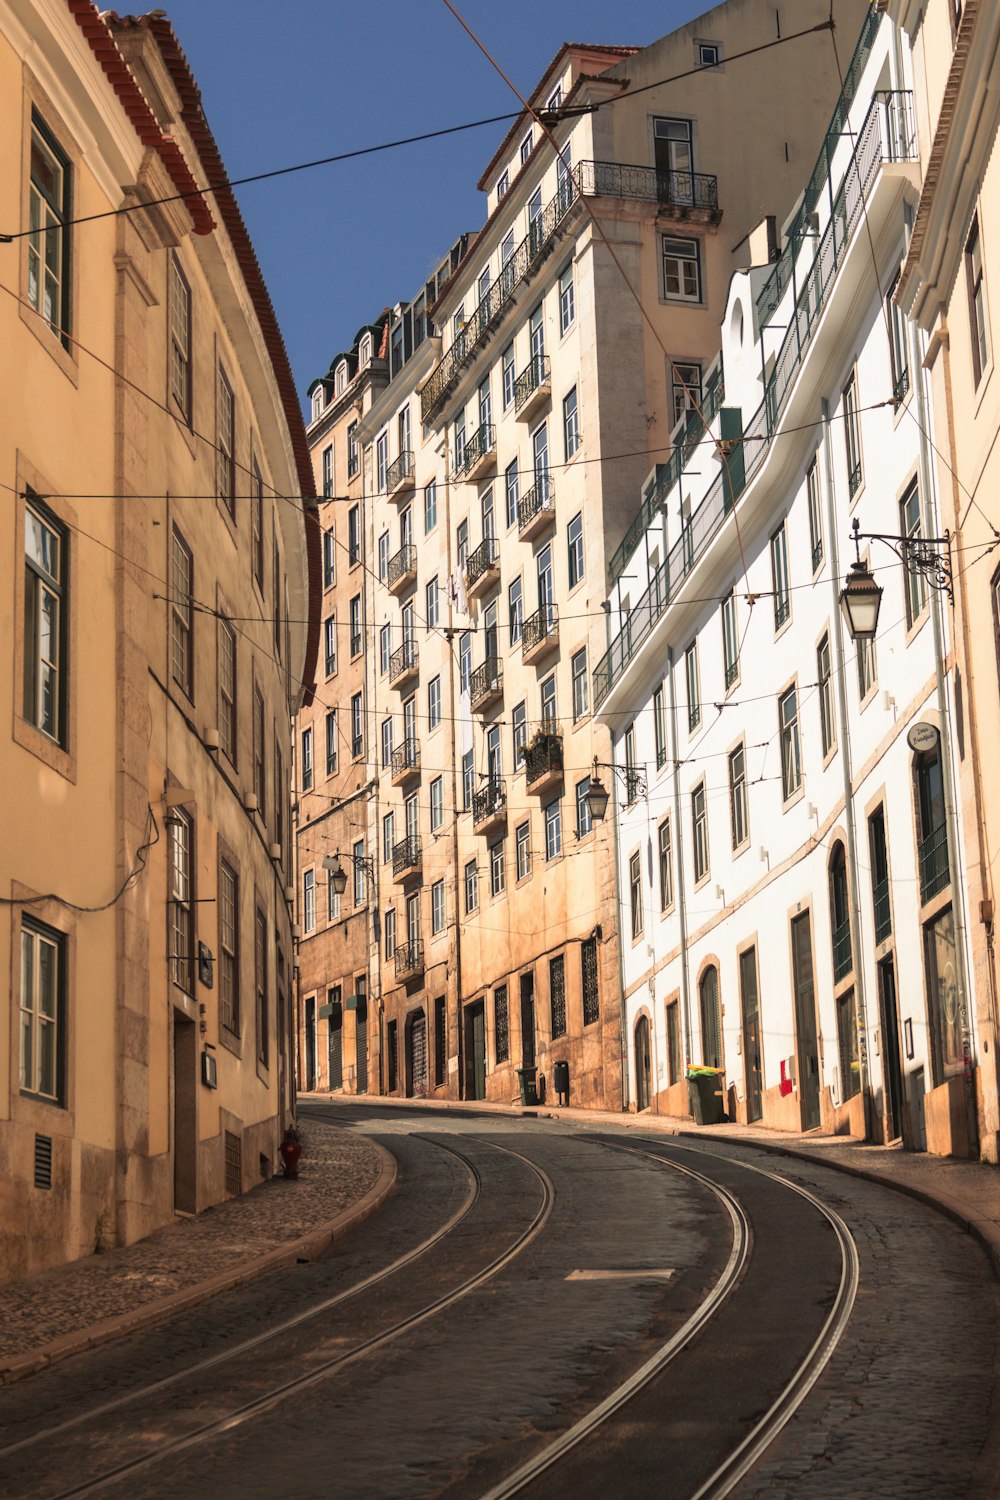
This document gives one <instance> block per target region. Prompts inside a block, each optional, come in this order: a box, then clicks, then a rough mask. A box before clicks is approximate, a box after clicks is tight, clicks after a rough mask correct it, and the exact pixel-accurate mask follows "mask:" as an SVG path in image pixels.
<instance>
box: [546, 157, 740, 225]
mask: <svg viewBox="0 0 1000 1500" xmlns="http://www.w3.org/2000/svg"><path fill="white" fill-rule="evenodd" d="M573 181H574V182H575V183H576V185H577V187H578V188H579V190H580V192H581V193H583V194H584V195H585V196H586V197H588V198H589V197H597V198H636V199H640V200H641V201H642V202H644V203H662V204H663V205H664V207H670V208H691V209H702V210H707V211H708V212H712V213H714V212H715V211H716V210H717V209H718V207H719V180H718V178H717V177H712V176H709V174H708V173H706V172H678V171H667V172H660V171H657V169H656V167H642V166H629V165H626V164H625V163H623V162H616V161H581V162H579V163H578V165H577V166H576V167H575V168H574V170H573Z"/></svg>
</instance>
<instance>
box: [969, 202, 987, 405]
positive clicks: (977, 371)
mask: <svg viewBox="0 0 1000 1500" xmlns="http://www.w3.org/2000/svg"><path fill="white" fill-rule="evenodd" d="M965 279H966V284H967V286H968V289H969V327H970V331H971V334H972V374H973V381H974V383H975V384H976V385H977V386H978V384H979V382H980V381H981V380H982V378H983V371H984V370H985V369H986V366H987V365H988V364H989V361H990V346H989V335H988V333H987V328H988V326H989V323H988V319H987V316H986V287H985V285H984V284H983V251H982V245H981V244H980V240H979V215H978V214H977V215H976V217H975V218H974V219H973V221H972V228H971V229H970V230H969V238H968V240H967V241H966V243H965Z"/></svg>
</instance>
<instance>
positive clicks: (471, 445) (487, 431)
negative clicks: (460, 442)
mask: <svg viewBox="0 0 1000 1500" xmlns="http://www.w3.org/2000/svg"><path fill="white" fill-rule="evenodd" d="M496 445H497V438H496V428H495V427H494V426H493V423H492V422H484V423H483V425H482V427H477V428H476V431H475V432H474V433H473V434H472V436H471V437H470V438H467V439H466V441H465V446H464V447H463V448H462V451H461V454H460V455H459V454H456V455H455V478H456V479H461V478H462V477H463V476H464V475H465V474H468V473H469V471H470V470H471V469H474V468H475V467H476V464H477V463H479V460H480V459H482V458H485V457H486V455H487V453H492V452H493V449H494V448H495V447H496Z"/></svg>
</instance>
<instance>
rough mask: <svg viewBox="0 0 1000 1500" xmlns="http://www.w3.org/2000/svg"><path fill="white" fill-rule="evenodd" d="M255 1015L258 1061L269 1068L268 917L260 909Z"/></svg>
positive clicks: (255, 950) (255, 953) (256, 924)
mask: <svg viewBox="0 0 1000 1500" xmlns="http://www.w3.org/2000/svg"><path fill="white" fill-rule="evenodd" d="M253 957H254V965H253V969H254V1014H255V1018H256V1022H257V1061H258V1062H259V1063H263V1065H264V1066H265V1067H266V1066H267V1059H268V1052H269V1037H268V1025H267V1020H268V1017H267V917H266V916H265V915H264V913H263V912H262V911H261V909H260V907H259V906H258V907H257V910H256V912H255V914H254V942H253Z"/></svg>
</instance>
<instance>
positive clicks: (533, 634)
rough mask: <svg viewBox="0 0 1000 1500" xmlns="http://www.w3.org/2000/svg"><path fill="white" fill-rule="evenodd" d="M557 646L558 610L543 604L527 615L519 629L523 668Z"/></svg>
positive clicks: (539, 659)
mask: <svg viewBox="0 0 1000 1500" xmlns="http://www.w3.org/2000/svg"><path fill="white" fill-rule="evenodd" d="M558 645H559V610H558V606H557V605H555V604H543V605H542V607H541V609H536V610H535V613H534V614H533V615H529V616H528V618H527V619H526V620H525V622H524V625H523V626H522V628H521V660H522V661H523V662H524V664H525V666H531V664H532V662H536V661H541V659H542V657H543V656H545V655H547V654H548V652H549V651H555V650H556V649H557V647H558Z"/></svg>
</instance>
